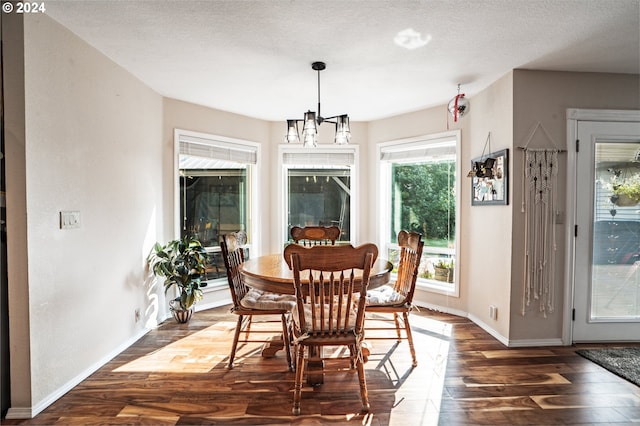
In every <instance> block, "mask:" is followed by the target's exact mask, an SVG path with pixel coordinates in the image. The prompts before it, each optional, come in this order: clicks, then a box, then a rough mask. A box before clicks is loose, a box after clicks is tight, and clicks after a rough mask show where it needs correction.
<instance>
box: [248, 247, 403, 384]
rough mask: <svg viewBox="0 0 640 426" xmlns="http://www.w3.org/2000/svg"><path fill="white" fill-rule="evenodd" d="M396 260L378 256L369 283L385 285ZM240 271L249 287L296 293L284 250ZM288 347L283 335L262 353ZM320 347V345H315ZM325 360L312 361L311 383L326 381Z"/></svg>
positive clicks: (370, 286)
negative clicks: (392, 261)
mask: <svg viewBox="0 0 640 426" xmlns="http://www.w3.org/2000/svg"><path fill="white" fill-rule="evenodd" d="M392 269H393V264H392V263H391V262H389V261H388V260H386V259H381V258H377V259H376V261H375V262H374V264H373V265H372V267H371V272H370V273H369V287H368V288H376V287H380V286H382V285H385V284H387V283H388V282H389V280H390V279H391V270H392ZM240 274H241V275H242V277H243V278H244V282H245V284H247V285H248V286H249V287H253V288H257V289H260V290H265V291H270V292H272V293H279V294H295V287H294V284H293V271H292V270H291V269H289V265H287V262H286V261H285V259H284V256H283V255H282V254H270V255H267V256H260V257H256V258H254V259H247V260H245V261H244V263H243V264H242V265H241V266H240ZM283 347H284V342H283V340H282V336H280V338H279V339H274V340H272V341H271V342H269V343H268V344H267V345H265V347H264V348H263V350H262V356H264V357H271V356H273V355H275V353H276V352H278V351H279V350H281V349H282V348H283ZM315 350H317V349H315ZM363 354H365V356H368V355H369V352H368V349H365V348H363ZM322 370H323V363H322V362H319V363H315V362H313V363H312V362H309V364H308V370H307V382H308V383H309V384H311V385H314V386H315V385H319V384H321V383H323V381H324V378H323V375H322Z"/></svg>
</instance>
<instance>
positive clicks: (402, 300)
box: [365, 231, 424, 367]
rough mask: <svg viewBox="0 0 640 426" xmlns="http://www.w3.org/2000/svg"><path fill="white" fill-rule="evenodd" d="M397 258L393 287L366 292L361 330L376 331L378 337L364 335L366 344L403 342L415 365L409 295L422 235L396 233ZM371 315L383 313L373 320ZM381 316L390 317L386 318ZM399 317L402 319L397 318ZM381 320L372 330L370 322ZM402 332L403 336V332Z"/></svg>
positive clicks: (411, 306) (411, 304)
mask: <svg viewBox="0 0 640 426" xmlns="http://www.w3.org/2000/svg"><path fill="white" fill-rule="evenodd" d="M398 246H399V247H400V259H399V261H398V269H397V271H398V272H397V279H396V282H395V283H394V284H393V285H384V286H382V287H378V288H375V289H371V290H369V291H368V292H367V314H368V315H367V320H366V322H365V331H367V332H368V331H374V330H376V331H378V332H382V334H378V335H371V334H367V341H369V340H381V339H395V340H397V341H401V340H407V341H408V342H409V350H410V351H411V358H412V361H413V362H412V365H413V366H414V367H415V366H417V365H418V360H417V358H416V351H415V347H414V345H413V336H412V335H411V324H410V323H409V313H410V312H411V309H412V308H413V293H414V292H415V288H416V281H417V278H418V267H419V266H420V259H421V257H422V249H423V247H424V242H423V241H422V235H421V234H419V233H417V232H407V231H400V232H399V233H398ZM371 314H383V315H382V316H376V317H373V316H372V315H371ZM384 314H393V318H389V317H388V316H386V315H384ZM400 315H402V319H401V318H400ZM374 320H375V321H381V322H383V325H381V326H378V327H374V326H373V325H372V321H374ZM391 321H393V322H394V325H395V326H394V327H391V326H384V323H385V322H391ZM394 329H395V332H396V336H395V337H388V334H389V330H394ZM403 332H404V333H403Z"/></svg>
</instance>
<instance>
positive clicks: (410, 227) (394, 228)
mask: <svg viewBox="0 0 640 426" xmlns="http://www.w3.org/2000/svg"><path fill="white" fill-rule="evenodd" d="M458 146H459V132H457V131H454V132H446V133H441V134H438V135H431V136H424V137H419V138H413V139H408V140H401V141H393V142H387V143H382V144H379V146H378V154H379V157H378V158H379V171H380V173H379V176H380V209H379V215H380V220H379V222H378V223H379V224H380V225H379V226H380V228H379V230H378V232H379V235H380V240H381V245H380V246H381V248H382V247H384V251H386V253H387V256H388V258H389V259H390V260H391V261H394V259H397V257H398V246H397V235H398V232H399V231H400V230H402V229H404V230H407V231H414V232H419V233H421V234H422V235H423V240H424V242H425V244H424V251H423V254H422V256H423V258H422V261H421V264H420V270H419V276H418V284H419V285H421V286H425V287H427V288H430V289H433V290H436V291H441V292H445V293H447V294H452V293H453V294H456V295H457V294H458V286H457V280H456V277H457V273H456V271H457V268H456V259H457V257H458V246H459V244H458V241H459V238H458V234H459V233H458V227H457V223H458V218H459V214H458V210H459V209H458V206H459V199H458V198H459V197H458V194H459V192H460V191H459V185H460V184H459V181H458V180H459V179H458V176H460V173H459V163H460V161H459V149H458ZM381 251H383V250H382V249H381Z"/></svg>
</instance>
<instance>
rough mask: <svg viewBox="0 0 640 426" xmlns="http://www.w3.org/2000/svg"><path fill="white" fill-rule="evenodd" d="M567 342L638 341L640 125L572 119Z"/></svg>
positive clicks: (639, 325) (639, 299)
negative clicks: (629, 194)
mask: <svg viewBox="0 0 640 426" xmlns="http://www.w3.org/2000/svg"><path fill="white" fill-rule="evenodd" d="M577 139H578V140H579V141H580V142H579V151H578V152H577V154H576V193H575V199H576V205H575V212H576V225H577V229H576V231H577V234H576V237H575V244H574V247H575V263H574V273H573V276H574V292H573V294H574V300H573V307H574V312H573V314H574V322H573V339H572V340H573V341H574V342H585V341H633V340H640V204H638V202H639V201H640V200H639V201H635V202H634V201H631V202H625V203H623V200H622V199H621V198H623V197H622V195H623V194H622V193H621V194H617V191H615V189H616V188H621V186H622V185H623V184H627V183H630V182H632V181H634V180H635V181H637V182H638V185H640V122H637V121H636V122H606V121H578V123H577Z"/></svg>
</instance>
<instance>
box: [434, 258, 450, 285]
mask: <svg viewBox="0 0 640 426" xmlns="http://www.w3.org/2000/svg"><path fill="white" fill-rule="evenodd" d="M433 269H434V270H435V272H434V274H433V277H434V278H435V279H436V280H438V281H444V282H448V283H452V282H453V259H450V260H447V259H440V260H438V262H437V263H436V264H435V265H433Z"/></svg>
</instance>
